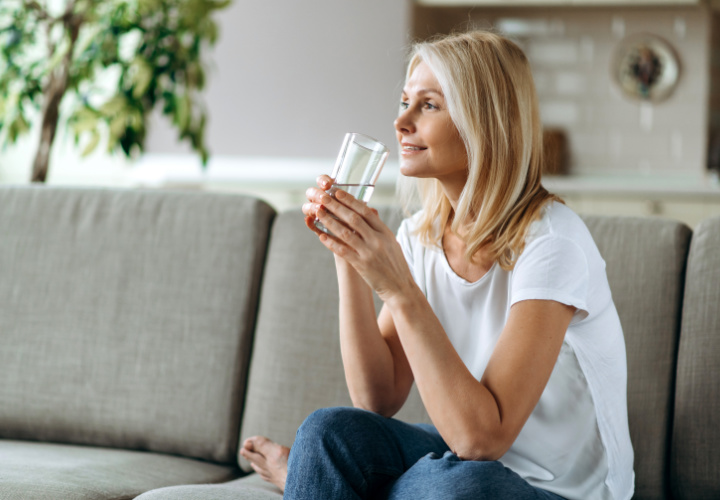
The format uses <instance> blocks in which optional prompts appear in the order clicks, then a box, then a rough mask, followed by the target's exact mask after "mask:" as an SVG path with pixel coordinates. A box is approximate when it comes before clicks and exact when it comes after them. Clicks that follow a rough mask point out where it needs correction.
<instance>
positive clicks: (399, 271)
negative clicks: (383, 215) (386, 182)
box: [303, 178, 414, 302]
mask: <svg viewBox="0 0 720 500" xmlns="http://www.w3.org/2000/svg"><path fill="white" fill-rule="evenodd" d="M328 179H329V178H328ZM325 180H327V179H323V178H320V179H318V181H319V182H318V185H319V186H320V187H324V185H322V184H321V182H322V181H325ZM307 196H308V200H309V201H310V203H307V204H306V205H305V206H303V212H304V213H305V214H306V218H305V221H306V224H308V227H310V225H312V227H311V229H313V230H314V231H315V232H316V233H318V235H319V238H320V241H321V242H322V243H323V245H325V246H326V247H327V248H328V249H330V250H331V251H332V252H333V253H334V254H335V255H336V256H338V257H341V258H343V259H344V260H345V261H347V262H348V263H349V264H351V265H352V267H353V268H354V269H355V270H356V271H357V272H358V273H359V274H360V275H361V276H362V277H363V279H364V280H365V282H366V283H367V284H368V285H370V287H372V288H373V290H375V292H376V293H377V294H378V296H379V297H380V298H381V299H382V300H383V301H385V302H387V301H388V300H390V299H391V298H393V297H395V296H400V295H402V294H403V293H404V291H405V290H407V289H408V287H414V281H413V278H412V275H411V274H410V269H409V268H408V265H407V262H406V261H405V256H404V255H403V253H402V249H401V248H400V245H399V244H398V243H397V241H396V240H395V234H394V233H393V232H392V231H391V230H390V229H389V228H388V227H387V226H386V225H385V224H384V223H383V222H382V220H380V217H379V216H378V212H377V210H375V209H373V208H370V207H368V206H367V205H366V204H365V203H363V202H361V201H359V200H357V199H356V198H355V197H353V196H352V195H350V194H349V193H347V192H346V191H342V190H338V191H336V192H335V194H334V197H333V196H330V195H329V194H327V192H326V191H325V190H324V189H316V188H311V189H309V190H308V192H307ZM314 216H316V217H317V218H318V219H319V220H320V222H322V224H323V225H324V226H325V227H326V228H327V229H328V230H329V231H330V232H331V233H332V235H328V234H326V233H324V232H322V231H320V230H317V228H315V225H314ZM310 217H313V218H312V220H309V219H310Z"/></svg>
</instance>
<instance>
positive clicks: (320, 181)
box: [315, 174, 333, 191]
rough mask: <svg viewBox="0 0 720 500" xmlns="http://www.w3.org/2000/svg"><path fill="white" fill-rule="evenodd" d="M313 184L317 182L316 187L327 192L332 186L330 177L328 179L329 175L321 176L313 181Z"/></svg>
mask: <svg viewBox="0 0 720 500" xmlns="http://www.w3.org/2000/svg"><path fill="white" fill-rule="evenodd" d="M315 182H317V185H318V187H319V188H320V189H322V190H323V191H327V190H328V189H330V188H331V187H332V185H333V179H332V177H330V176H329V175H325V174H323V175H321V176H320V177H318V178H317V179H315Z"/></svg>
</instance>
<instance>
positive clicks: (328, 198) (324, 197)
mask: <svg viewBox="0 0 720 500" xmlns="http://www.w3.org/2000/svg"><path fill="white" fill-rule="evenodd" d="M320 201H321V202H323V203H325V204H328V203H330V201H332V200H331V198H330V196H328V195H323V197H322V198H320Z"/></svg>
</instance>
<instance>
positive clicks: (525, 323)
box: [318, 193, 574, 459]
mask: <svg viewBox="0 0 720 500" xmlns="http://www.w3.org/2000/svg"><path fill="white" fill-rule="evenodd" d="M336 196H337V200H333V199H330V198H329V197H321V199H319V200H318V202H319V203H322V204H324V205H326V206H327V208H328V210H329V211H331V212H332V213H333V214H335V215H336V216H338V217H339V218H340V219H341V221H342V223H341V222H338V221H335V220H334V219H333V218H332V217H330V216H328V215H327V212H325V211H323V210H320V211H319V212H318V215H319V216H320V218H321V220H322V222H323V223H324V224H326V226H327V227H328V228H330V230H331V231H333V233H334V234H335V235H336V236H337V237H336V238H331V237H328V236H327V235H324V236H320V239H321V241H322V242H323V244H325V245H326V246H327V247H328V248H330V249H331V250H332V251H333V252H334V253H335V254H336V255H337V256H339V257H342V258H343V259H345V260H346V261H347V262H348V263H349V264H350V265H352V266H353V268H354V269H355V270H356V271H357V272H358V274H360V275H361V276H362V278H363V279H364V280H365V281H366V282H367V283H368V284H369V285H370V286H371V287H372V288H374V289H375V291H376V292H377V293H378V294H379V295H380V297H381V299H383V301H384V303H385V307H384V309H387V311H388V312H389V314H390V316H391V317H392V324H393V330H394V331H395V335H396V336H397V338H398V339H399V342H400V344H401V346H402V351H403V352H404V354H405V355H406V359H407V360H408V364H409V366H410V367H411V371H412V374H413V375H414V379H415V381H416V383H417V385H418V389H419V391H420V395H421V397H422V399H423V402H424V404H425V407H426V409H427V410H428V413H429V415H430V418H431V419H432V421H433V423H434V424H435V426H436V427H437V428H438V431H439V432H440V434H441V435H442V436H443V438H444V439H445V441H446V442H447V443H448V445H449V446H450V448H451V449H452V450H453V451H454V452H455V453H456V454H458V456H460V457H461V458H465V459H497V458H499V457H500V456H502V455H503V454H504V453H505V451H507V449H508V448H509V447H510V445H511V444H512V443H513V441H514V440H515V438H516V437H517V435H518V434H519V432H520V430H521V429H522V427H523V425H524V424H525V422H526V420H527V418H528V417H529V416H530V413H531V412H532V410H533V408H534V407H535V405H536V404H537V402H538V400H539V399H540V396H541V394H542V391H543V390H544V388H545V386H546V384H547V381H548V379H549V378H550V374H551V373H552V369H553V367H554V365H555V362H556V360H557V357H558V354H559V352H560V347H561V345H562V341H563V338H564V335H565V331H566V330H567V327H568V325H569V324H570V320H571V319H572V315H573V313H574V308H572V307H570V306H566V305H564V304H561V303H559V302H554V301H543V300H528V301H522V302H518V303H517V304H515V305H514V306H512V307H511V309H510V314H509V317H508V321H507V323H506V325H505V327H504V329H503V332H502V333H501V336H500V338H499V340H498V343H497V345H496V347H495V350H494V351H493V354H492V356H491V359H490V361H489V363H488V366H487V368H486V370H485V372H484V375H483V377H482V379H481V380H480V381H477V380H476V379H475V378H474V377H473V375H472V374H471V373H470V371H469V370H468V369H467V368H466V367H465V365H464V363H463V362H462V360H461V359H460V357H459V356H458V354H457V352H456V351H455V349H454V347H453V346H452V344H451V342H450V340H449V339H448V337H447V335H446V334H445V332H444V330H443V328H442V325H441V324H440V322H439V320H438V319H437V317H436V316H435V314H434V312H433V311H432V309H431V307H430V305H429V304H428V302H427V300H426V299H425V296H424V295H423V294H422V292H421V291H420V290H419V289H418V287H417V286H416V285H415V283H414V282H413V281H412V279H411V277H410V273H409V270H408V269H407V264H406V263H405V261H404V258H403V257H402V251H401V250H400V248H399V245H398V244H397V242H396V241H395V240H394V237H393V240H392V243H391V242H390V241H389V240H388V237H387V234H386V232H388V231H389V230H388V229H387V228H386V227H385V226H384V224H382V223H381V222H380V221H379V218H378V217H377V214H376V213H374V212H373V211H372V210H371V209H369V208H367V207H366V206H364V204H362V203H360V202H358V201H357V200H355V199H354V198H352V197H351V196H349V195H347V194H346V193H339V194H337V195H336ZM393 236H394V235H393ZM398 256H399V257H400V259H398ZM400 261H402V263H403V264H404V269H403V266H402V265H400Z"/></svg>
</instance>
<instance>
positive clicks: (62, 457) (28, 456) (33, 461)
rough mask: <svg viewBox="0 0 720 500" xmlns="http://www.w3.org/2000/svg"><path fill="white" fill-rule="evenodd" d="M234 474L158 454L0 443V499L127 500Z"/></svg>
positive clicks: (234, 473)
mask: <svg viewBox="0 0 720 500" xmlns="http://www.w3.org/2000/svg"><path fill="white" fill-rule="evenodd" d="M237 474H238V471H237V468H234V467H231V466H221V465H215V464H210V463H207V462H202V461H199V460H192V459H188V458H181V457H176V456H170V455H162V454H159V453H148V452H140V451H127V450H117V449H109V448H93V447H89V446H77V445H61V444H47V443H33V442H27V441H7V440H0V500H19V499H22V500H59V499H62V500H102V499H108V500H110V499H113V500H115V499H118V500H119V499H129V498H135V497H136V496H137V495H139V494H140V493H142V492H144V491H147V490H150V489H154V488H160V487H163V486H167V485H171V484H178V483H188V482H195V483H204V482H219V481H227V480H229V479H232V478H233V477H237Z"/></svg>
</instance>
